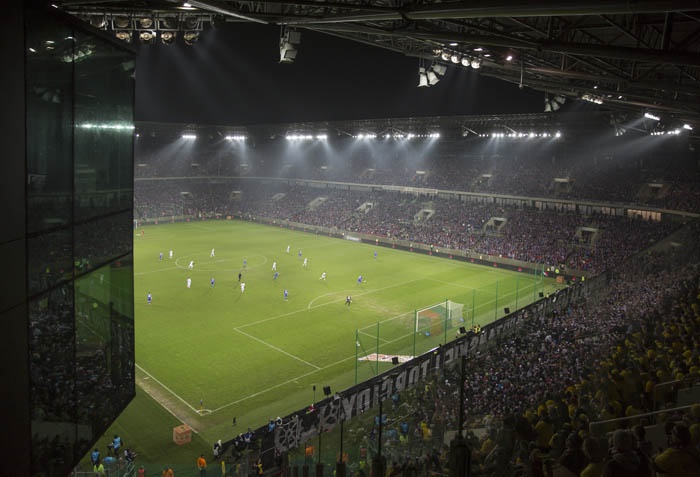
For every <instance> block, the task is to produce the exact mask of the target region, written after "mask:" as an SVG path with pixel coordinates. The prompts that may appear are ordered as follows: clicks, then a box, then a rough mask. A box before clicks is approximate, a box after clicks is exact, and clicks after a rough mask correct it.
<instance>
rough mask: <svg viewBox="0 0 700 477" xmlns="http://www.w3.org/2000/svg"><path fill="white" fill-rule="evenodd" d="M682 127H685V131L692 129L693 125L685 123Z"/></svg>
mask: <svg viewBox="0 0 700 477" xmlns="http://www.w3.org/2000/svg"><path fill="white" fill-rule="evenodd" d="M683 129H685V130H686V131H692V130H693V126H691V125H690V124H688V123H686V124H684V125H683Z"/></svg>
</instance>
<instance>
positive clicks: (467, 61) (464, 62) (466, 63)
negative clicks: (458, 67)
mask: <svg viewBox="0 0 700 477" xmlns="http://www.w3.org/2000/svg"><path fill="white" fill-rule="evenodd" d="M471 61H472V60H471V58H469V57H468V56H463V57H462V66H467V67H468V66H469V65H471Z"/></svg>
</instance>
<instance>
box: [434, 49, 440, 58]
mask: <svg viewBox="0 0 700 477" xmlns="http://www.w3.org/2000/svg"><path fill="white" fill-rule="evenodd" d="M441 54H442V48H434V49H433V56H434V57H436V58H437V57H438V56H440V55H441Z"/></svg>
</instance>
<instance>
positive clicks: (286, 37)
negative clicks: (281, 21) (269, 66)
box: [280, 27, 301, 63]
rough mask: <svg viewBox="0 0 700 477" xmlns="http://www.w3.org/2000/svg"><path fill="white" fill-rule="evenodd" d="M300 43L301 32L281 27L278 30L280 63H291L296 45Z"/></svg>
mask: <svg viewBox="0 0 700 477" xmlns="http://www.w3.org/2000/svg"><path fill="white" fill-rule="evenodd" d="M299 43H301V33H300V32H298V31H295V30H289V29H287V28H285V27H282V30H280V63H293V62H294V59H295V58H296V57H297V53H298V51H297V48H296V46H297V45H298V44H299Z"/></svg>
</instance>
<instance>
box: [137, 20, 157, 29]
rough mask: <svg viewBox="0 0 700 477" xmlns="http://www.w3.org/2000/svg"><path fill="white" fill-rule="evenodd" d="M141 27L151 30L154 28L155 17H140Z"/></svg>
mask: <svg viewBox="0 0 700 477" xmlns="http://www.w3.org/2000/svg"><path fill="white" fill-rule="evenodd" d="M138 21H139V28H140V29H143V30H150V29H151V28H153V23H154V21H153V18H151V17H141V18H139V20H138Z"/></svg>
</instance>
